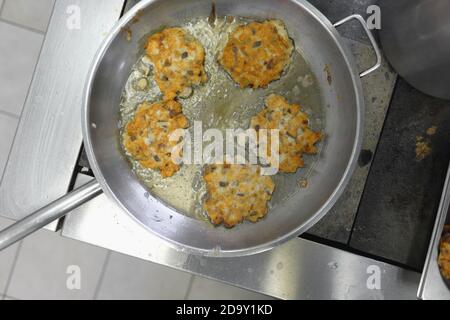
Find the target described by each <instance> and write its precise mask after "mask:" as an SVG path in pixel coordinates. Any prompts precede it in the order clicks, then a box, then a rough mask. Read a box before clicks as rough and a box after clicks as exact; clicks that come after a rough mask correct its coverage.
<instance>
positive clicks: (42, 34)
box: [0, 17, 46, 36]
mask: <svg viewBox="0 0 450 320" xmlns="http://www.w3.org/2000/svg"><path fill="white" fill-rule="evenodd" d="M0 21H1V22H4V23H7V24H10V25H12V26H14V27H17V28H22V29H25V30H28V31H31V32H33V33H38V34H40V35H41V36H45V33H46V31H41V30H38V29H35V28H32V27H28V26H26V25H23V24H20V23H17V22H14V21H10V20H7V19H5V18H2V17H0Z"/></svg>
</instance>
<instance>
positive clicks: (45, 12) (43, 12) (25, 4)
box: [1, 0, 55, 32]
mask: <svg viewBox="0 0 450 320" xmlns="http://www.w3.org/2000/svg"><path fill="white" fill-rule="evenodd" d="M54 4H55V0H5V5H4V6H3V11H2V15H1V17H2V18H3V19H5V20H8V21H12V22H15V23H18V24H20V25H23V26H26V27H29V28H33V29H36V30H39V31H42V32H45V31H46V30H47V26H48V22H49V20H50V16H51V14H52V11H53V6H54Z"/></svg>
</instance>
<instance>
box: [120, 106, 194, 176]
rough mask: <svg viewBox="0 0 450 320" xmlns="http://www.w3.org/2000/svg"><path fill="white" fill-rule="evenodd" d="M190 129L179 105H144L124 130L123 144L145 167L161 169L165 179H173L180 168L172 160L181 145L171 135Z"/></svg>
mask: <svg viewBox="0 0 450 320" xmlns="http://www.w3.org/2000/svg"><path fill="white" fill-rule="evenodd" d="M188 126H189V124H188V120H187V118H186V117H185V116H184V115H183V113H182V110H181V105H180V104H179V103H178V102H176V101H173V100H169V101H162V102H156V103H153V104H149V103H143V104H141V105H140V106H139V107H138V109H137V111H136V114H135V116H134V118H133V119H132V120H131V121H130V122H129V123H128V124H127V125H126V127H125V131H124V133H123V144H124V147H125V149H126V151H127V152H128V153H129V154H130V155H131V156H132V157H133V158H134V159H136V160H138V161H139V162H140V163H141V165H142V166H143V167H145V168H150V169H154V170H159V171H160V172H161V175H162V176H163V177H170V176H173V175H174V174H175V173H176V172H177V171H178V170H179V169H180V166H179V165H178V164H176V163H174V162H173V161H172V150H173V148H174V147H175V146H176V145H177V143H178V142H177V141H170V135H171V134H172V133H173V132H174V131H175V130H177V129H185V128H187V127H188Z"/></svg>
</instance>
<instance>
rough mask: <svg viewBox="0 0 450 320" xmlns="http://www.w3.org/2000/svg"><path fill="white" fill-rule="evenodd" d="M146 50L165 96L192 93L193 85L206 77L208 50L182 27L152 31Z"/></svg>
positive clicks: (168, 97)
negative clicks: (153, 32) (205, 66)
mask: <svg viewBox="0 0 450 320" xmlns="http://www.w3.org/2000/svg"><path fill="white" fill-rule="evenodd" d="M146 52H147V55H148V57H149V59H150V61H151V62H152V63H153V65H154V68H155V69H154V70H155V80H156V83H157V84H158V86H159V88H160V90H161V92H162V93H163V95H164V99H165V100H170V99H174V98H175V97H177V96H180V97H188V96H189V95H190V93H191V92H192V87H193V86H195V85H200V84H202V83H204V82H205V81H206V72H205V69H204V63H205V50H204V48H203V46H202V45H201V44H200V42H198V40H196V39H195V38H194V37H193V36H192V35H190V34H189V33H187V32H186V31H185V30H183V29H182V28H167V29H164V30H163V31H161V32H158V33H155V34H153V35H151V36H150V37H149V38H148V40H147V46H146Z"/></svg>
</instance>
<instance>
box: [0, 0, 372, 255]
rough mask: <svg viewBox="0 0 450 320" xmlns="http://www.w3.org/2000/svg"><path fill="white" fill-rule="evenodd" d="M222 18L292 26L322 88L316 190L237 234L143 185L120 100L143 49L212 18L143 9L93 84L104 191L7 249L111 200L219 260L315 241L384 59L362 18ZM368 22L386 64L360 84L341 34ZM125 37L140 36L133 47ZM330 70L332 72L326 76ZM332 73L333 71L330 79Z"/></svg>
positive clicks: (298, 0) (106, 50)
mask: <svg viewBox="0 0 450 320" xmlns="http://www.w3.org/2000/svg"><path fill="white" fill-rule="evenodd" d="M215 3H216V11H217V15H220V16H225V15H229V16H241V17H250V18H251V17H253V18H257V19H268V18H276V19H282V20H283V21H284V22H285V24H286V26H287V29H288V30H289V33H290V36H291V37H292V38H293V39H294V41H295V43H296V46H297V47H298V49H299V50H300V51H301V52H302V54H303V56H304V57H305V59H306V60H307V61H308V62H309V64H310V67H311V70H312V72H313V73H314V74H315V75H316V77H317V81H318V82H319V85H320V89H321V94H322V100H323V104H324V105H325V106H327V107H326V108H325V110H324V117H325V125H324V127H325V129H324V131H325V134H326V137H327V138H326V140H325V142H324V145H323V148H322V152H321V154H320V158H319V159H318V161H317V164H316V165H315V168H314V173H313V174H312V175H311V176H310V177H309V179H308V187H307V188H306V189H304V190H303V191H302V192H301V193H297V194H296V195H295V196H293V197H290V198H289V199H287V200H286V201H284V202H283V204H282V205H280V206H277V207H276V208H274V209H273V210H272V211H271V212H270V214H269V215H268V216H267V218H265V219H264V220H262V221H261V222H259V223H257V224H252V223H244V224H242V225H241V226H239V227H237V228H234V229H232V230H227V229H225V228H214V227H212V226H211V225H210V224H208V223H205V222H204V221H200V220H197V219H194V218H191V217H188V216H186V215H183V214H181V213H178V212H177V211H175V210H174V209H172V208H170V207H169V206H167V205H165V204H164V203H163V202H161V201H160V200H159V199H157V198H155V197H153V196H151V195H149V194H148V191H147V190H146V189H145V188H144V187H143V185H142V184H141V183H140V182H139V180H138V179H137V178H136V176H135V174H134V173H133V172H132V170H131V169H130V167H129V165H128V163H127V160H126V159H125V157H124V156H123V154H122V152H121V148H120V145H119V136H118V127H117V123H118V120H119V119H118V117H119V104H120V97H121V93H122V90H123V87H124V84H125V82H126V81H127V78H128V76H129V73H130V70H131V67H132V65H133V64H134V63H135V62H136V59H137V57H138V55H139V52H141V49H142V48H141V43H140V42H139V39H141V38H143V37H144V36H145V35H146V34H148V32H149V31H150V30H155V29H157V28H159V27H160V26H162V25H181V24H183V23H185V22H188V21H190V20H192V19H193V18H196V17H206V16H208V15H209V14H210V11H211V1H210V0H189V1H186V0H143V1H141V2H140V3H139V4H138V5H136V6H135V7H134V8H133V9H131V11H129V12H128V13H127V14H126V15H125V16H124V17H123V18H122V19H121V20H120V21H119V22H118V24H117V25H116V26H115V27H114V29H113V30H112V31H111V33H110V34H109V36H108V37H107V38H106V40H105V41H104V43H103V44H102V46H101V48H100V50H99V51H98V54H97V56H96V58H95V61H94V62H93V65H92V69H91V71H90V73H89V77H88V79H87V85H86V90H85V97H84V107H83V117H82V126H83V135H84V143H85V147H86V150H87V154H88V157H89V162H90V164H91V166H92V169H93V171H94V174H95V177H96V181H94V182H91V183H88V184H87V185H85V186H83V187H81V188H79V189H77V190H75V191H73V192H72V193H70V194H68V195H66V196H65V197H63V198H61V199H59V200H57V201H55V202H53V203H51V204H50V205H48V206H47V207H45V208H43V209H41V210H39V211H37V212H35V213H33V214H32V215H30V216H28V217H26V218H25V219H23V220H21V221H19V222H17V223H16V224H14V225H12V226H11V227H9V228H8V229H6V230H4V231H2V232H0V249H2V248H5V247H7V246H9V245H11V244H12V243H14V242H15V241H18V240H19V239H21V238H23V237H25V236H26V235H28V234H30V233H32V232H34V231H36V230H37V229H39V228H41V227H43V226H45V225H46V224H48V223H49V222H51V221H53V220H55V219H57V218H59V217H62V216H64V215H65V214H66V213H67V212H69V211H70V210H72V209H74V208H75V207H77V206H79V205H81V204H82V203H84V202H86V201H88V200H90V199H92V198H93V197H95V196H97V195H98V194H100V193H101V192H102V191H103V192H105V193H106V194H107V195H108V196H109V197H110V198H111V199H112V200H113V201H115V202H116V203H117V204H118V205H119V206H120V207H121V208H122V209H123V210H124V211H125V212H127V213H128V214H129V215H130V216H132V217H134V218H135V220H136V221H137V222H139V223H141V224H142V225H144V226H145V227H146V228H147V229H148V230H149V231H151V232H153V233H155V234H156V235H158V236H160V237H161V238H163V239H165V240H167V241H168V243H169V244H171V245H174V246H175V247H177V248H179V249H183V250H188V251H191V252H194V253H200V254H204V255H214V256H239V255H247V254H254V253H258V252H261V251H264V250H268V249H270V248H273V247H275V246H276V245H279V244H281V243H283V242H284V241H287V240H288V239H290V238H292V237H295V236H297V235H299V234H301V233H302V232H304V231H306V230H307V229H308V228H310V227H311V226H312V225H314V224H315V223H316V222H317V221H319V219H321V218H322V217H323V216H324V215H325V214H326V213H327V212H328V210H329V209H330V208H331V207H332V206H333V204H334V203H335V202H336V200H337V199H338V198H339V196H340V195H341V194H342V192H343V190H344V188H345V186H346V184H347V182H348V181H349V179H350V176H351V174H352V172H353V169H354V167H355V165H356V161H357V157H358V155H359V151H360V147H361V138H362V129H363V128H362V127H363V114H364V100H363V95H362V89H361V82H360V77H362V76H365V75H367V74H369V73H370V72H372V71H374V70H375V69H377V68H378V67H379V66H380V61H381V58H380V53H379V49H378V47H377V45H376V43H375V41H374V39H373V37H372V35H371V33H370V31H369V30H368V29H367V27H366V25H365V22H364V20H363V19H362V17H361V16H359V15H353V16H350V17H347V18H345V19H343V20H342V21H339V22H338V23H336V24H334V25H333V24H331V23H330V22H329V21H328V20H327V18H326V17H324V16H323V15H322V14H321V13H320V12H319V11H318V10H317V9H315V8H314V7H313V6H312V5H310V4H309V3H308V2H306V1H304V0H258V1H256V0H215ZM352 19H355V20H356V21H359V22H361V24H362V26H363V28H364V30H365V31H366V32H367V34H368V36H369V38H370V40H371V42H372V45H373V47H374V49H375V52H376V54H377V63H376V64H375V65H374V66H373V67H372V68H370V69H369V70H367V71H365V72H363V73H361V74H359V72H358V70H357V68H356V64H355V62H354V60H353V57H352V55H351V53H350V52H349V50H348V48H346V46H345V45H344V44H343V42H342V40H341V37H340V36H339V34H338V32H337V30H336V29H335V27H337V26H339V25H341V24H343V23H346V22H347V21H350V20H352ZM123 30H130V31H131V33H132V34H133V37H132V40H131V41H129V39H127V37H125V36H124V34H123ZM325 66H327V67H326V68H325ZM324 68H325V71H326V72H325V71H324Z"/></svg>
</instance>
